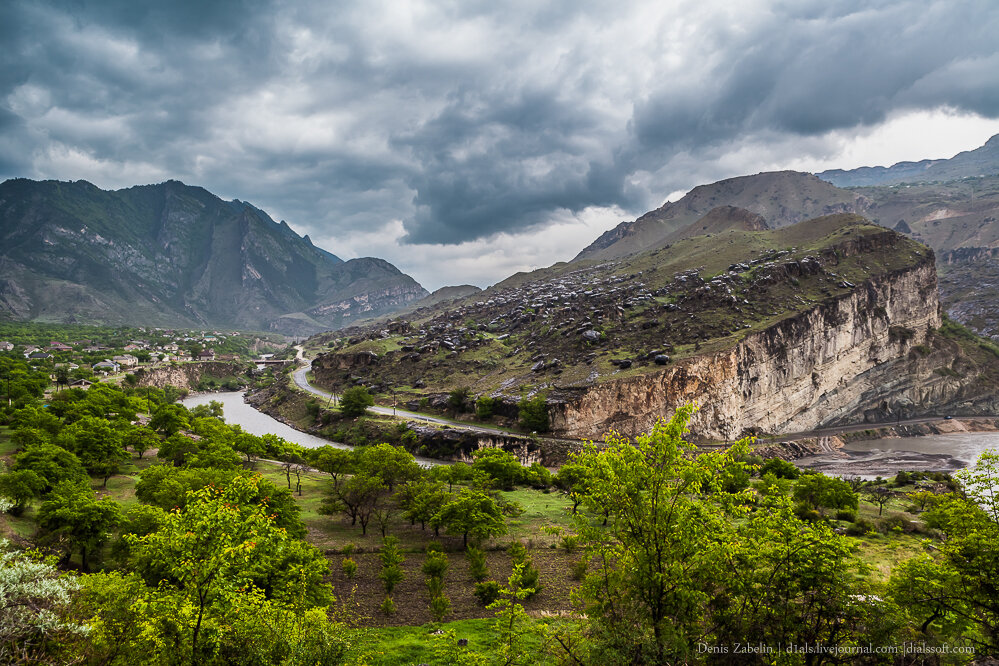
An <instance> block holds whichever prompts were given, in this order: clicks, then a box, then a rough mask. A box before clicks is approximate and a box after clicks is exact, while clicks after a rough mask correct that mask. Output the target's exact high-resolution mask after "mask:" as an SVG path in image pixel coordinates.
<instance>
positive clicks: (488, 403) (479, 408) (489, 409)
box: [475, 395, 496, 421]
mask: <svg viewBox="0 0 999 666" xmlns="http://www.w3.org/2000/svg"><path fill="white" fill-rule="evenodd" d="M495 411H496V398H490V397H489V396H487V395H484V396H481V397H480V398H479V399H478V400H476V401H475V417H476V418H478V419H479V420H482V421H488V420H489V419H491V418H492V417H493V414H494V413H495Z"/></svg>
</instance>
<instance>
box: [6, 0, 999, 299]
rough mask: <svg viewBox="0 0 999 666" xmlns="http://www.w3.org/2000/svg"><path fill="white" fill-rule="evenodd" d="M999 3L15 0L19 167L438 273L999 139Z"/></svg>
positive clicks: (10, 117) (475, 277)
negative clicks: (760, 176)
mask: <svg viewBox="0 0 999 666" xmlns="http://www.w3.org/2000/svg"><path fill="white" fill-rule="evenodd" d="M997 34H999V3H997V2H994V1H993V0H980V1H973V0H971V1H962V0H942V1H939V2H934V1H931V0H926V1H906V0H898V1H893V0H885V1H877V0H857V1H843V2H836V1H835V0H821V1H811V0H786V1H768V2H765V1H752V0H739V1H738V2H736V1H734V0H723V1H720V2H716V1H713V0H692V1H689V2H687V1H684V0H669V1H665V0H653V1H647V2H626V1H622V0H617V1H615V2H606V1H599V2H591V1H589V0H567V1H565V2H547V3H545V2H538V1H537V0H530V1H525V2H496V1H495V0H491V1H488V2H485V1H478V0H454V1H451V2H444V1H442V2H419V1H413V2H402V1H393V2H378V1H376V0H364V1H363V2H357V3H348V2H330V1H329V0H306V1H302V2H295V1H294V0H285V1H276V2H267V1H260V2H257V1H255V0H242V1H233V2H208V1H206V0H195V1H190V2H189V1H187V0H170V1H169V2H165V1H158V2H147V1H143V0H119V1H108V2H89V1H88V0H66V1H64V2H53V1H47V0H27V1H22V0H0V45H2V48H0V179H5V178H10V177H19V176H21V177H28V178H37V179H41V178H56V179H61V180H77V179H85V180H89V181H91V182H92V183H94V184H95V185H97V186H99V187H102V188H105V189H116V188H119V187H127V186H130V185H136V184H145V183H155V182H161V181H164V180H167V179H170V178H174V179H178V180H182V181H184V182H186V183H188V184H195V185H201V186H203V187H205V188H207V189H209V190H210V191H212V192H214V193H216V194H218V195H219V196H222V197H223V198H227V199H232V198H238V199H242V200H245V201H250V202H252V203H253V204H255V205H257V206H258V207H260V208H263V209H264V210H266V211H267V212H268V213H270V214H271V215H272V216H273V217H274V218H275V219H284V220H287V222H288V223H289V224H290V225H291V226H292V228H294V229H295V230H296V231H298V232H299V233H301V234H305V233H308V234H310V235H311V237H312V239H313V241H314V242H315V243H316V244H318V245H320V246H322V247H325V248H326V249H328V250H330V251H331V252H333V253H335V254H337V255H339V256H340V257H343V258H345V259H346V258H351V257H356V256H379V257H383V258H385V259H388V260H389V261H391V262H393V263H394V264H396V265H397V266H398V267H399V268H400V269H402V270H403V271H405V272H407V273H409V274H411V275H413V276H414V277H415V278H416V279H418V280H419V281H420V282H421V283H422V284H423V285H424V286H426V287H427V288H428V289H435V288H437V287H440V286H442V285H445V284H457V283H462V282H471V283H474V284H479V285H480V286H484V285H487V284H490V283H492V282H495V281H497V280H499V279H501V278H503V277H505V276H506V275H509V274H510V273H512V272H515V271H517V270H529V269H531V268H536V267H539V266H545V265H548V264H551V263H553V262H555V261H560V260H568V259H569V258H571V257H572V256H574V255H575V254H576V253H577V252H578V251H579V250H580V249H582V248H583V247H584V246H586V245H587V244H589V243H590V242H591V241H592V240H593V239H595V238H596V237H597V236H598V235H599V234H600V233H602V232H603V231H605V230H606V229H609V228H610V227H612V226H614V225H615V224H617V223H618V222H620V221H622V220H630V219H634V218H635V217H637V216H638V215H640V214H641V213H643V212H645V211H647V210H650V209H652V208H656V207H658V206H660V205H662V203H663V202H664V201H666V200H667V199H669V198H672V199H673V200H675V199H676V198H678V197H679V196H681V195H682V194H683V192H684V191H686V190H688V189H690V188H691V187H693V186H695V185H698V184H702V183H707V182H712V181H715V180H719V179H721V178H727V177H732V176H737V175H744V174H749V173H757V172H760V171H768V170H774V169H785V168H793V169H800V170H807V171H820V170H823V169H826V168H834V167H839V168H852V167H856V166H862V165H876V164H884V165H888V164H892V163H894V162H897V161H900V160H912V159H921V158H927V157H934V158H936V157H950V156H952V155H954V154H955V153H957V152H959V151H961V150H968V149H971V148H975V147H977V146H979V145H981V144H983V143H984V142H985V141H986V140H987V139H988V138H989V137H990V136H992V135H993V134H996V133H999V41H997V40H996V35H997Z"/></svg>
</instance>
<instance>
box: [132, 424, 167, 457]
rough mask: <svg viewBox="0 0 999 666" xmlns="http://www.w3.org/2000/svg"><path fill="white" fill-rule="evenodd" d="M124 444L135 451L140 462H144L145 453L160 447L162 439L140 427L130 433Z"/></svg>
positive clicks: (147, 429)
mask: <svg viewBox="0 0 999 666" xmlns="http://www.w3.org/2000/svg"><path fill="white" fill-rule="evenodd" d="M124 444H125V446H127V447H129V448H131V449H132V450H133V451H135V453H136V454H137V455H138V456H139V460H142V454H143V453H145V452H146V451H149V450H151V449H155V448H157V447H158V446H159V444H160V438H159V437H157V436H156V433H155V432H153V431H152V430H150V429H149V428H146V427H144V426H140V427H138V428H132V429H131V430H129V431H128V434H126V435H125V438H124Z"/></svg>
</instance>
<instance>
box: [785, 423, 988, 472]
mask: <svg viewBox="0 0 999 666" xmlns="http://www.w3.org/2000/svg"><path fill="white" fill-rule="evenodd" d="M997 448H999V432H960V433H950V434H946V435H925V436H922V437H900V438H891V439H874V440H861V441H856V442H850V443H849V444H847V445H846V446H844V447H843V448H842V449H839V450H838V451H836V452H834V453H824V454H821V455H817V456H809V457H808V458H801V459H800V460H795V461H794V464H795V465H797V466H798V467H810V468H812V469H816V470H818V471H820V472H823V473H825V474H834V475H836V476H841V477H851V476H858V477H861V478H864V479H873V478H875V477H877V476H881V477H884V478H887V477H890V476H894V475H895V474H897V473H898V472H900V471H908V472H917V471H918V472H953V471H956V470H959V469H962V468H964V467H969V466H971V465H973V464H974V463H975V461H976V460H978V456H979V455H981V454H982V452H983V451H986V450H988V449H997Z"/></svg>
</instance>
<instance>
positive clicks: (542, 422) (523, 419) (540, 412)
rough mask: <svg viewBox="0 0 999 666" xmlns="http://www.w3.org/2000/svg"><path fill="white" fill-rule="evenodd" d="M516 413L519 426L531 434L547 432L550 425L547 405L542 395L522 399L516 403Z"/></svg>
mask: <svg viewBox="0 0 999 666" xmlns="http://www.w3.org/2000/svg"><path fill="white" fill-rule="evenodd" d="M517 413H518V416H519V419H520V425H522V426H523V427H524V428H525V429H527V430H531V431H533V432H548V429H549V427H550V423H549V420H548V403H547V402H546V401H545V397H544V396H543V395H540V394H539V395H536V396H534V397H533V398H530V399H528V398H523V399H521V401H520V402H519V403H517Z"/></svg>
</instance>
